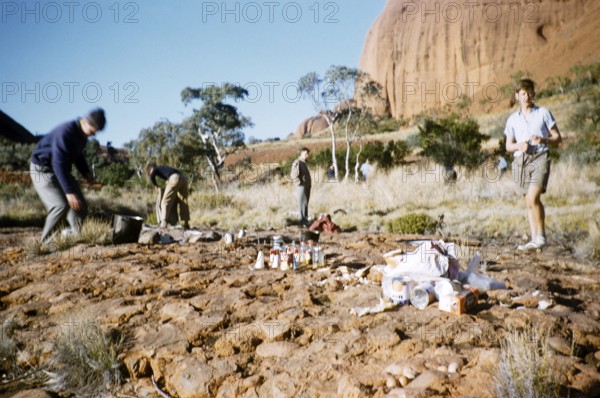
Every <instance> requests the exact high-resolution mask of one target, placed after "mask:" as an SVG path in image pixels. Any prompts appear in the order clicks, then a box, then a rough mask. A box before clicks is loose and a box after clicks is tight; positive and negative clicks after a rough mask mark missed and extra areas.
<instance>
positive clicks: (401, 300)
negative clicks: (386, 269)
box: [390, 276, 413, 305]
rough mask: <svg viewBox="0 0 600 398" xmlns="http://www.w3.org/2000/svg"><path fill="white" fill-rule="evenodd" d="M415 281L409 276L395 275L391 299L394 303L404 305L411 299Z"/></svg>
mask: <svg viewBox="0 0 600 398" xmlns="http://www.w3.org/2000/svg"><path fill="white" fill-rule="evenodd" d="M412 286H413V281H412V280H411V279H409V278H407V277H403V276H401V277H395V278H392V280H391V289H390V300H392V302H393V303H394V304H399V305H404V304H408V302H409V301H410V291H411V289H412Z"/></svg>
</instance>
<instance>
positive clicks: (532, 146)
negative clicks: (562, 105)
mask: <svg viewBox="0 0 600 398" xmlns="http://www.w3.org/2000/svg"><path fill="white" fill-rule="evenodd" d="M534 98H535V83H534V82H533V81H532V80H530V79H522V80H521V81H519V83H518V84H517V87H516V89H515V97H514V100H511V104H514V103H518V104H519V110H518V111H516V112H514V113H513V114H512V115H510V117H509V118H508V120H507V122H506V128H505V129H504V134H505V135H506V150H507V151H508V152H514V161H513V163H512V171H513V177H514V181H515V183H516V184H517V187H516V188H517V193H518V194H520V195H523V196H524V197H525V203H526V205H527V219H528V220H529V229H530V231H531V240H530V241H529V242H527V243H526V244H524V245H519V246H518V247H517V250H520V251H535V250H540V249H542V248H543V247H544V246H546V233H545V224H544V222H545V221H544V219H545V213H544V205H543V204H542V201H541V196H542V194H543V193H545V192H546V187H547V185H548V178H549V176H550V154H549V150H550V149H549V145H558V144H560V142H561V141H562V138H561V136H560V132H559V131H558V126H557V125H556V121H555V120H554V116H552V113H550V111H549V110H548V109H546V108H544V107H541V106H537V105H535V104H534V103H533V100H534Z"/></svg>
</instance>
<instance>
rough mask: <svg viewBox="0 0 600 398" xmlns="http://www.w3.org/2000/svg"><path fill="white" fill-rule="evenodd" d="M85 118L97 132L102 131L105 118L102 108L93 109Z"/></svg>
mask: <svg viewBox="0 0 600 398" xmlns="http://www.w3.org/2000/svg"><path fill="white" fill-rule="evenodd" d="M85 118H86V119H87V121H88V123H90V124H91V125H92V126H94V127H95V128H96V130H98V131H100V130H103V129H104V126H105V125H106V116H105V115H104V109H102V108H96V109H93V110H92V111H91V112H90V113H89V114H88V115H87V116H86V117H85Z"/></svg>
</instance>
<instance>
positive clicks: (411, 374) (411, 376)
mask: <svg viewBox="0 0 600 398" xmlns="http://www.w3.org/2000/svg"><path fill="white" fill-rule="evenodd" d="M402 374H403V375H404V377H406V378H407V379H409V380H412V379H414V378H415V377H417V372H415V371H414V370H413V369H412V368H409V367H405V368H404V369H403V370H402Z"/></svg>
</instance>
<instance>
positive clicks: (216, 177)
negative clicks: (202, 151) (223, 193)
mask: <svg viewBox="0 0 600 398" xmlns="http://www.w3.org/2000/svg"><path fill="white" fill-rule="evenodd" d="M206 160H207V161H208V165H209V166H210V170H211V178H212V182H213V185H214V186H215V192H217V193H218V192H219V181H220V180H221V176H220V175H219V170H217V167H216V166H215V164H214V162H213V161H212V159H211V158H210V156H206Z"/></svg>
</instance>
